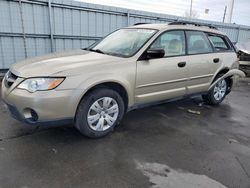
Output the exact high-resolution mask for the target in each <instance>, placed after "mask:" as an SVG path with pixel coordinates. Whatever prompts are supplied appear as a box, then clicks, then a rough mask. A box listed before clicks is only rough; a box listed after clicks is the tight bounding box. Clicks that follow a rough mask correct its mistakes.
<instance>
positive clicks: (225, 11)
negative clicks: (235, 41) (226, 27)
mask: <svg viewBox="0 0 250 188" xmlns="http://www.w3.org/2000/svg"><path fill="white" fill-rule="evenodd" d="M226 13H227V6H225V10H224V15H223V20H222V22H223V23H224V22H225V17H226Z"/></svg>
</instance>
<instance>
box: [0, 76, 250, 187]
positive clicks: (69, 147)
mask: <svg viewBox="0 0 250 188" xmlns="http://www.w3.org/2000/svg"><path fill="white" fill-rule="evenodd" d="M0 187H1V188H13V187H22V188H33V187H34V188H40V187H41V188H42V187H43V188H44V187H46V188H49V187H52V188H57V187H58V188H64V187H65V188H66V187H73V188H78V187H79V188H80V187H81V188H83V187H88V188H95V187H101V188H104V187H109V188H112V187H114V188H123V187H135V188H137V187H141V188H146V187H155V188H156V187H157V188H158V187H160V188H184V187H185V188H189V187H190V188H198V187H202V188H224V187H229V188H250V79H244V80H242V81H241V82H240V83H239V84H238V85H237V86H236V87H235V88H234V89H233V91H232V92H231V93H230V94H229V95H228V96H227V97H226V99H225V101H224V102H223V103H222V104H221V105H219V106H216V107H214V106H208V105H206V104H203V102H202V100H201V98H199V97H197V98H188V99H185V100H181V101H175V102H169V103H166V104H162V105H157V106H152V107H147V108H144V109H139V110H134V111H131V112H129V113H128V114H126V116H125V118H124V120H123V121H122V123H121V125H119V126H118V127H116V129H115V131H114V132H113V133H112V134H110V135H108V136H106V137H104V138H100V139H89V138H86V137H84V136H82V135H81V134H80V133H79V132H78V131H76V130H75V129H74V128H73V127H72V126H70V125H69V126H63V127H35V126H30V125H26V124H23V123H20V122H18V121H16V120H14V119H12V118H11V117H10V116H9V113H8V111H7V110H6V108H5V106H4V104H3V102H2V100H1V99H0Z"/></svg>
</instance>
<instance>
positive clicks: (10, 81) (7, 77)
mask: <svg viewBox="0 0 250 188" xmlns="http://www.w3.org/2000/svg"><path fill="white" fill-rule="evenodd" d="M17 78H18V76H17V75H15V74H13V73H12V72H10V71H8V72H7V73H6V75H5V78H4V84H5V87H7V88H9V87H11V86H12V84H13V83H14V82H15V81H16V79H17Z"/></svg>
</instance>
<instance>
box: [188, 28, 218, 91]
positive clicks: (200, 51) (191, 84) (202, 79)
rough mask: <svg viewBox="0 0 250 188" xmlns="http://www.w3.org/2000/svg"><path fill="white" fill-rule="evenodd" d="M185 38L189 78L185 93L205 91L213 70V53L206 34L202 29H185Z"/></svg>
mask: <svg viewBox="0 0 250 188" xmlns="http://www.w3.org/2000/svg"><path fill="white" fill-rule="evenodd" d="M186 38H187V54H188V57H187V67H188V74H189V80H188V82H187V94H192V93H198V92H203V91H206V90H207V89H208V88H209V85H210V80H211V79H212V77H213V75H214V72H213V70H212V69H211V65H213V64H214V62H213V61H214V58H216V57H215V55H214V53H213V47H212V45H211V43H210V42H209V39H208V37H207V35H206V34H205V33H204V32H202V31H186Z"/></svg>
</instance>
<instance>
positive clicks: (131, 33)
mask: <svg viewBox="0 0 250 188" xmlns="http://www.w3.org/2000/svg"><path fill="white" fill-rule="evenodd" d="M237 69H238V59H237V55H236V53H235V48H234V46H233V44H232V43H231V41H230V40H229V39H228V37H227V36H226V35H225V34H223V33H221V32H220V31H218V30H217V29H216V28H214V27H212V26H208V25H206V26H205V25H200V24H193V23H188V22H174V23H170V24H136V25H134V26H131V27H127V28H123V29H119V30H117V31H115V32H113V33H111V34H110V35H108V36H106V37H105V38H103V39H102V40H100V41H98V42H97V43H95V44H93V45H92V46H90V47H89V48H86V49H83V50H77V51H72V52H71V51H70V52H65V53H54V54H50V55H46V56H43V57H36V58H33V59H28V60H24V61H22V62H20V63H17V64H14V65H13V66H12V67H11V68H10V69H9V71H8V72H7V74H6V75H5V77H4V79H3V83H2V98H3V100H4V102H5V103H6V105H7V106H8V109H9V111H10V112H11V114H12V116H13V117H15V118H16V119H18V120H20V121H23V122H26V123H30V124H53V125H54V124H58V123H59V124H69V123H72V124H74V125H75V127H76V128H77V129H78V130H79V131H80V132H81V133H82V134H83V135H86V136H88V137H101V136H104V135H106V134H108V133H109V132H111V131H112V130H113V128H114V127H115V126H116V125H117V124H118V123H119V122H120V121H121V119H122V117H123V116H124V114H125V112H127V111H129V110H131V109H134V108H138V107H140V106H142V105H143V106H145V104H152V103H156V102H157V103H158V102H161V101H162V102H163V101H166V100H169V99H173V98H182V97H186V96H189V95H194V94H201V95H202V96H203V99H204V100H205V101H206V102H207V103H209V104H212V105H217V104H219V103H221V102H222V101H223V99H224V98H225V97H226V95H227V94H228V93H229V92H230V90H231V88H232V85H233V80H234V79H232V77H233V76H234V75H239V76H243V73H242V72H241V71H239V70H237Z"/></svg>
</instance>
